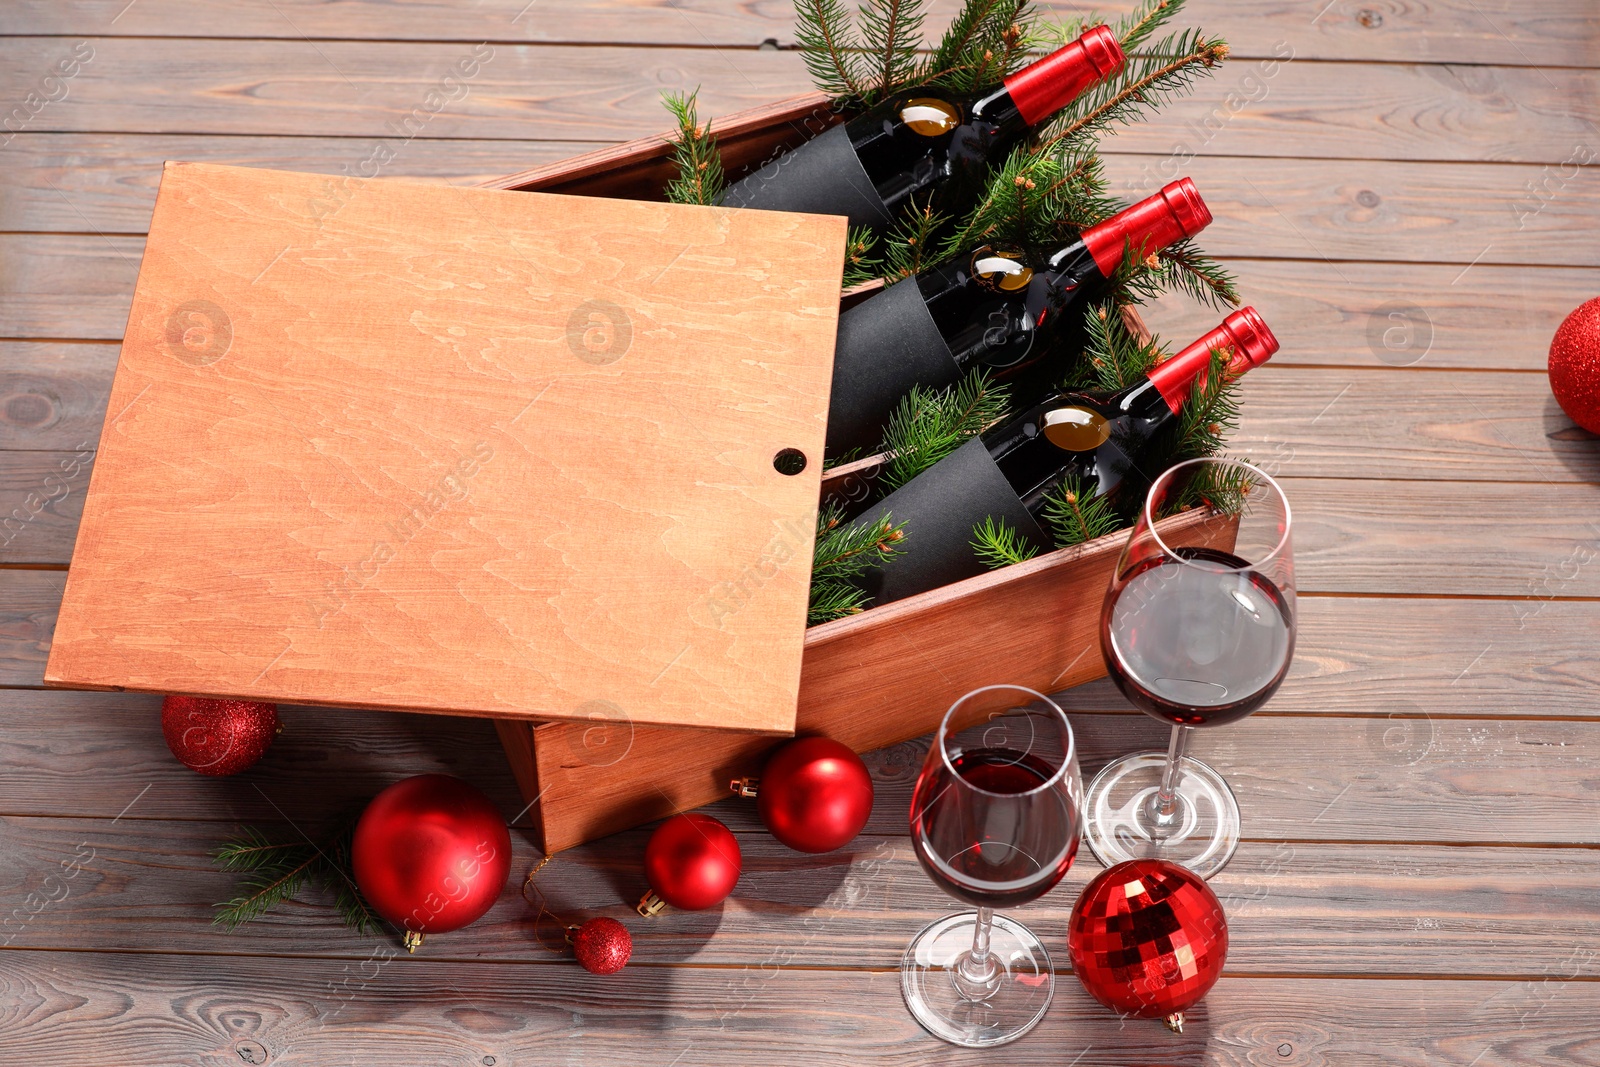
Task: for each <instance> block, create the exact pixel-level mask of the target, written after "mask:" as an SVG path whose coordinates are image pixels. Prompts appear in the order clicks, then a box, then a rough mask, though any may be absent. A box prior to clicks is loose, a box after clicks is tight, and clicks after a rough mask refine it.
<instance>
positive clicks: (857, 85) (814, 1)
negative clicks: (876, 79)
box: [794, 0, 869, 101]
mask: <svg viewBox="0 0 1600 1067" xmlns="http://www.w3.org/2000/svg"><path fill="white" fill-rule="evenodd" d="M794 14H795V39H796V40H798V41H799V42H800V57H801V59H802V60H804V61H805V65H806V70H807V72H809V73H810V75H811V82H812V84H813V85H815V86H816V87H817V89H818V90H820V91H821V92H824V93H827V94H828V95H830V96H834V97H838V98H841V99H846V100H851V101H862V100H865V99H866V98H867V95H868V92H869V90H868V87H867V82H866V77H865V75H864V74H863V73H862V70H861V56H860V49H861V45H860V42H859V41H858V40H857V39H856V38H855V35H854V33H853V30H852V27H851V25H850V17H849V15H847V14H846V13H845V9H844V5H843V4H842V3H840V2H839V0H795V5H794Z"/></svg>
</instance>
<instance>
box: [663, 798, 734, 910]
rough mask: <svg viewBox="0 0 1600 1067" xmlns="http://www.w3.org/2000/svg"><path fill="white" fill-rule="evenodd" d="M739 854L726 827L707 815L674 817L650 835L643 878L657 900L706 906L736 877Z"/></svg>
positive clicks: (723, 893)
mask: <svg viewBox="0 0 1600 1067" xmlns="http://www.w3.org/2000/svg"><path fill="white" fill-rule="evenodd" d="M742 862H743V857H741V856H740V854H739V842H738V841H736V840H734V836H733V834H732V832H730V831H729V829H728V828H727V827H726V826H724V825H722V823H720V822H718V821H717V820H716V819H713V818H712V817H711V816H709V815H700V814H697V813H695V812H690V813H688V814H687V815H674V816H673V817H672V818H670V819H668V820H667V821H666V822H664V823H662V824H661V825H660V826H658V827H656V832H655V833H653V834H651V835H650V843H649V844H648V845H646V846H645V848H644V876H645V878H646V879H647V880H648V881H649V882H650V888H651V889H652V890H654V891H655V894H656V895H657V896H659V897H660V898H661V899H662V900H664V901H666V902H667V903H668V904H671V905H672V906H673V907H674V908H682V909H683V910H684V911H700V910H702V909H704V908H712V907H715V906H716V905H718V904H720V903H722V902H723V901H724V900H726V899H727V897H728V894H729V893H731V892H733V886H734V883H736V882H738V881H739V867H740V864H741V863H742Z"/></svg>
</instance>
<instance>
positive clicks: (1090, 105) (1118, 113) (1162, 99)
mask: <svg viewBox="0 0 1600 1067" xmlns="http://www.w3.org/2000/svg"><path fill="white" fill-rule="evenodd" d="M1227 56H1228V45H1227V42H1225V41H1223V40H1222V39H1221V38H1220V37H1219V38H1209V39H1208V38H1206V37H1203V36H1202V35H1201V33H1200V31H1199V30H1193V29H1191V30H1183V31H1181V32H1178V33H1174V34H1171V35H1169V36H1167V37H1164V38H1162V39H1161V41H1159V42H1158V43H1157V44H1156V45H1154V46H1153V47H1152V48H1151V49H1150V50H1149V51H1147V52H1143V53H1140V54H1138V55H1134V56H1129V57H1128V62H1127V63H1126V64H1124V65H1123V68H1122V70H1121V71H1119V72H1118V73H1117V74H1116V75H1115V76H1113V77H1111V78H1108V79H1106V80H1105V81H1103V82H1101V83H1100V84H1099V85H1097V86H1095V87H1094V88H1092V89H1090V90H1089V91H1088V92H1086V93H1084V94H1083V95H1082V96H1080V97H1078V99H1077V100H1074V101H1073V102H1072V103H1071V104H1069V105H1067V107H1066V108H1065V109H1064V110H1063V111H1062V112H1061V114H1060V115H1058V116H1057V117H1056V118H1055V120H1054V121H1052V122H1051V123H1050V125H1049V127H1048V128H1047V129H1046V131H1045V133H1044V135H1043V136H1042V137H1041V139H1040V142H1039V145H1038V147H1037V149H1036V150H1037V151H1048V150H1050V149H1052V148H1054V147H1055V146H1057V145H1060V144H1063V143H1071V142H1074V141H1077V140H1081V139H1083V138H1088V137H1092V136H1094V135H1096V134H1098V133H1100V132H1101V131H1103V130H1104V129H1105V128H1106V127H1108V126H1110V125H1111V124H1112V123H1114V122H1120V123H1130V122H1135V121H1137V120H1138V119H1140V118H1143V117H1144V115H1145V114H1146V113H1147V112H1149V111H1153V110H1156V109H1157V108H1159V107H1160V106H1161V105H1162V104H1164V103H1166V102H1167V101H1168V100H1169V99H1171V98H1173V97H1176V96H1181V95H1183V94H1185V93H1187V92H1188V91H1189V90H1190V89H1191V88H1193V87H1194V83H1195V82H1196V81H1198V80H1199V79H1200V78H1203V77H1208V76H1209V75H1210V74H1211V73H1212V72H1213V70H1214V69H1215V68H1216V66H1217V64H1219V63H1221V62H1222V61H1223V60H1224V59H1226V58H1227Z"/></svg>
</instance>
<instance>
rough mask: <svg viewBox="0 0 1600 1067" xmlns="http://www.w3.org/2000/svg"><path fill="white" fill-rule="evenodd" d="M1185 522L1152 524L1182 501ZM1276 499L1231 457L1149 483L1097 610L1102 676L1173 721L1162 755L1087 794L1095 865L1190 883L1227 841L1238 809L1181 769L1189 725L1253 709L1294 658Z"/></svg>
mask: <svg viewBox="0 0 1600 1067" xmlns="http://www.w3.org/2000/svg"><path fill="white" fill-rule="evenodd" d="M1196 500H1198V501H1202V502H1210V503H1211V504H1212V505H1213V506H1211V508H1210V510H1209V511H1208V512H1207V513H1205V514H1204V515H1202V516H1201V517H1199V518H1198V519H1197V521H1192V522H1188V523H1180V524H1174V525H1171V526H1169V527H1168V529H1166V530H1165V531H1164V530H1162V529H1161V528H1160V527H1159V526H1158V525H1157V520H1158V519H1159V518H1161V517H1162V516H1163V515H1164V514H1166V513H1167V512H1168V511H1171V510H1175V509H1176V508H1177V507H1179V506H1181V505H1183V504H1185V503H1189V502H1193V501H1196ZM1291 526H1292V521H1291V514H1290V510H1289V503H1288V500H1287V499H1286V498H1285V497H1284V495H1283V490H1282V489H1281V488H1280V487H1279V486H1278V484H1277V483H1276V482H1275V481H1273V479H1272V478H1271V477H1270V476H1268V475H1267V474H1265V473H1264V472H1262V471H1260V470H1259V469H1257V468H1255V467H1253V466H1251V465H1249V464H1247V463H1243V462H1241V461H1238V460H1230V459H1223V458H1207V459H1198V460H1190V461H1188V462H1186V463H1181V464H1178V465H1176V466H1174V467H1172V468H1171V469H1170V470H1168V471H1166V472H1164V473H1163V474H1162V475H1161V476H1160V477H1159V478H1157V479H1156V481H1155V482H1154V483H1153V484H1152V486H1151V488H1150V491H1149V494H1148V497H1147V499H1146V501H1145V505H1144V508H1143V509H1142V511H1141V513H1140V517H1139V520H1138V522H1137V524H1136V525H1135V527H1134V529H1133V531H1132V533H1131V534H1130V535H1129V538H1128V544H1127V547H1126V548H1125V549H1124V550H1123V553H1122V557H1121V559H1120V560H1119V561H1118V564H1117V569H1116V572H1115V574H1114V575H1113V577H1112V580H1111V585H1110V588H1109V589H1108V590H1107V593H1106V599H1105V603H1104V606H1103V608H1102V612H1101V620H1100V647H1101V653H1102V655H1103V656H1104V657H1105V662H1106V669H1107V672H1108V673H1109V674H1110V676H1111V679H1112V681H1113V682H1114V683H1115V684H1116V686H1117V688H1118V689H1119V690H1121V691H1122V693H1123V695H1124V696H1126V697H1127V698H1128V700H1129V702H1130V703H1132V704H1133V705H1134V706H1135V707H1137V708H1139V709H1140V710H1141V711H1143V712H1145V713H1146V714H1148V715H1151V716H1153V717H1155V718H1157V719H1161V720H1163V721H1165V722H1169V723H1171V724H1172V727H1173V732H1172V736H1171V741H1170V743H1169V746H1168V750H1167V752H1166V753H1165V754H1163V753H1159V752H1146V753H1137V754H1135V755H1131V756H1125V757H1123V758H1122V759H1119V760H1117V761H1115V762H1113V763H1111V764H1110V765H1108V766H1107V767H1106V768H1105V769H1104V770H1102V771H1101V772H1100V774H1099V775H1097V776H1096V778H1095V780H1094V782H1093V783H1091V785H1090V787H1089V793H1088V798H1087V811H1086V817H1085V818H1086V822H1085V830H1084V836H1085V838H1086V840H1087V841H1088V843H1089V847H1090V848H1091V849H1092V850H1093V852H1094V854H1095V856H1096V857H1097V858H1098V859H1099V860H1100V861H1101V862H1102V863H1104V864H1106V865H1107V866H1111V865H1112V864H1115V863H1120V862H1122V861H1124V860H1128V859H1137V858H1144V857H1152V858H1161V859H1167V860H1171V861H1173V862H1175V863H1180V864H1183V865H1184V866H1186V867H1189V868H1190V869H1191V870H1194V871H1195V872H1196V873H1198V874H1201V875H1202V876H1205V877H1209V876H1210V875H1212V874H1214V873H1216V872H1217V871H1218V870H1220V869H1221V868H1222V867H1223V866H1224V865H1225V864H1226V863H1227V861H1228V859H1229V858H1230V857H1231V856H1232V854H1233V850H1234V848H1235V847H1237V844H1238V840H1239V833H1240V828H1239V808H1238V802H1237V801H1236V800H1235V799H1234V796H1233V793H1232V791H1231V790H1230V789H1229V788H1228V785H1227V782H1226V781H1225V780H1224V779H1223V778H1222V776H1221V775H1220V774H1218V773H1217V772H1216V771H1215V770H1214V769H1212V768H1210V767H1208V766H1206V765H1205V764H1203V763H1201V762H1199V761H1198V760H1194V759H1191V758H1188V757H1187V756H1186V755H1185V753H1184V749H1185V748H1186V746H1187V741H1188V738H1189V734H1190V731H1191V729H1192V728H1195V727H1212V726H1222V725H1225V724H1227V723H1231V722H1236V721H1238V720H1239V719H1242V718H1244V717H1245V716H1246V715H1249V714H1250V713H1251V712H1253V711H1255V710H1256V709H1257V708H1259V707H1261V706H1262V705H1263V704H1265V703H1266V702H1267V701H1268V700H1269V699H1271V697H1272V695H1273V694H1274V693H1275V692H1277V690H1278V687H1279V686H1280V685H1282V683H1283V679H1284V677H1285V676H1286V675H1287V674H1288V671H1289V665H1290V663H1291V661H1292V660H1293V657H1294V643H1295V623H1296V609H1295V585H1294V562H1293V552H1292V549H1291V543H1290V530H1291Z"/></svg>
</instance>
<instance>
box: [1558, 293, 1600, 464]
mask: <svg viewBox="0 0 1600 1067" xmlns="http://www.w3.org/2000/svg"><path fill="white" fill-rule="evenodd" d="M1547 369H1548V371H1549V374H1550V391H1551V392H1552V393H1554V394H1555V398H1556V402H1557V403H1558V404H1560V405H1561V410H1562V411H1565V412H1566V413H1567V417H1568V418H1570V419H1571V420H1572V421H1573V422H1575V423H1577V424H1578V425H1579V426H1582V427H1583V428H1584V429H1585V430H1588V431H1589V432H1590V433H1600V297H1595V298H1594V299H1593V300H1590V301H1588V302H1586V303H1583V304H1579V305H1578V307H1577V309H1576V310H1575V311H1573V313H1572V314H1570V315H1568V316H1567V317H1566V320H1565V321H1564V322H1562V324H1561V325H1560V326H1559V327H1558V328H1557V329H1556V335H1555V338H1554V339H1553V340H1552V341H1551V342H1550V362H1549V365H1548V368H1547Z"/></svg>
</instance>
